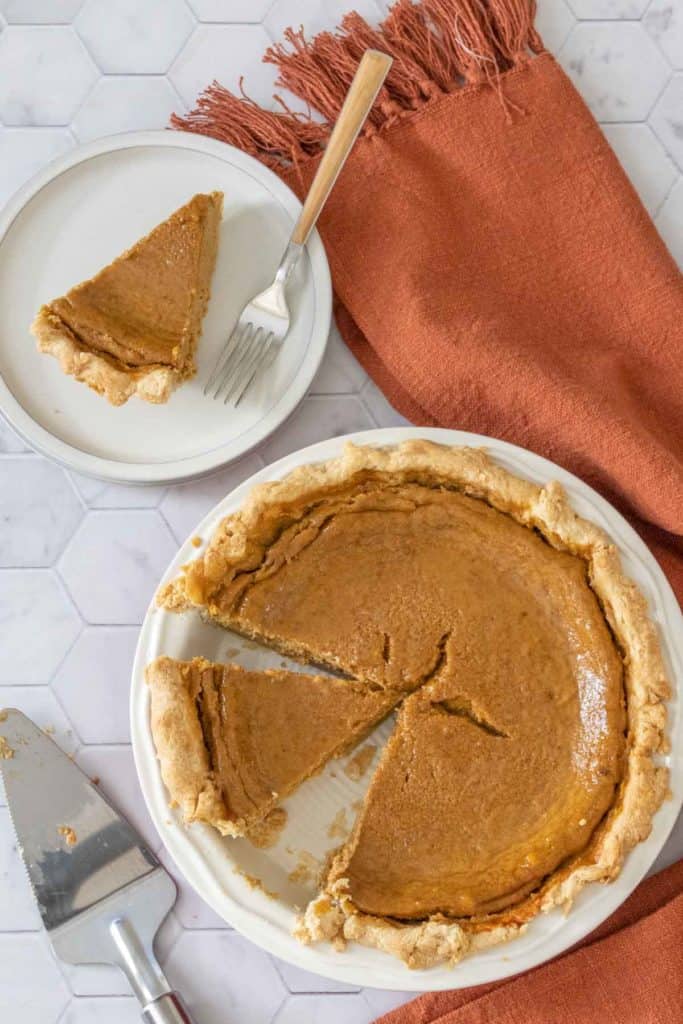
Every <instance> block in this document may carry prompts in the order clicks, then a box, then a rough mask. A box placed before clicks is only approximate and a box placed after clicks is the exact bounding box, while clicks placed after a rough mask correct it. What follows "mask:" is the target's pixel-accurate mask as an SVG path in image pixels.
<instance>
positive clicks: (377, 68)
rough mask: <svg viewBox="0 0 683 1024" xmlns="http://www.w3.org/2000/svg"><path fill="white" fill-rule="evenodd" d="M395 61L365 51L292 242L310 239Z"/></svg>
mask: <svg viewBox="0 0 683 1024" xmlns="http://www.w3.org/2000/svg"><path fill="white" fill-rule="evenodd" d="M391 64H392V59H391V57H389V56H387V54H386V53H381V52H380V51H379V50H366V51H365V53H364V54H363V59H362V60H361V62H360V64H359V65H358V70H357V71H356V74H355V76H354V79H353V82H352V83H351V88H350V89H349V91H348V93H347V95H346V99H345V100H344V106H343V107H342V108H341V111H340V114H339V117H338V118H337V123H336V124H335V126H334V129H333V131H332V135H331V136H330V141H329V142H328V144H327V149H326V150H325V153H324V155H323V158H322V160H321V161H320V166H319V167H318V170H317V173H316V176H315V178H314V179H313V182H312V184H311V187H310V189H309V191H308V195H307V196H306V201H305V202H304V208H303V210H302V211H301V216H300V217H299V220H298V221H297V224H296V227H295V228H294V233H293V234H292V241H293V242H296V244H297V245H304V244H305V242H306V239H307V238H308V236H309V235H310V233H311V231H312V230H313V227H314V226H315V222H316V221H317V219H318V216H319V214H320V211H321V210H322V208H323V206H324V205H325V201H326V199H327V197H328V196H329V194H330V190H331V189H332V186H333V185H334V183H335V181H336V180H337V175H338V174H339V172H340V171H341V169H342V167H343V166H344V164H345V162H346V158H347V156H348V155H349V153H350V152H351V149H352V148H353V144H354V142H355V141H356V139H357V137H358V133H359V132H360V130H361V128H362V127H363V124H364V123H365V119H366V118H367V116H368V114H369V113H370V108H371V107H372V104H373V103H374V102H375V99H376V97H377V93H378V92H379V90H380V89H381V88H382V83H383V82H384V79H385V78H386V77H387V73H388V71H389V68H390V67H391Z"/></svg>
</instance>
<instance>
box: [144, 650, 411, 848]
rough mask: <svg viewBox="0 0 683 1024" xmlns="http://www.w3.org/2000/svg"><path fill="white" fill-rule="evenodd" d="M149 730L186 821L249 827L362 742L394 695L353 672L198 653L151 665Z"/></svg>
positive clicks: (227, 830)
mask: <svg viewBox="0 0 683 1024" xmlns="http://www.w3.org/2000/svg"><path fill="white" fill-rule="evenodd" d="M146 676H147V682H148V685H149V688H150V692H151V724H152V736H153V738H154V743H155V746H156V749H157V754H158V756H159V761H160V764H161V773H162V777H163V780H164V782H165V784H166V788H167V789H168V792H169V795H170V797H171V800H172V802H173V803H174V804H177V805H178V806H179V807H180V810H181V812H182V814H183V817H184V819H185V821H187V822H191V821H203V822H207V823H208V824H210V825H213V826H214V827H215V828H217V829H218V830H219V831H220V832H221V833H223V835H231V836H239V835H245V834H246V833H247V831H248V830H249V828H250V827H251V826H252V825H254V824H255V823H257V822H259V821H261V820H262V819H263V818H265V816H266V815H267V814H268V813H269V812H270V811H271V810H272V809H273V808H274V807H275V806H276V805H277V804H278V803H279V802H280V800H282V799H284V797H286V796H288V794H290V793H291V792H292V791H293V790H294V789H296V788H297V787H298V786H299V785H300V784H301V783H302V782H304V781H305V780H306V779H307V778H310V776H312V775H315V774H316V773H317V772H319V771H320V770H321V769H322V768H323V767H324V766H325V764H327V762H328V761H329V760H331V759H332V758H334V757H338V756H339V755H340V754H343V753H344V752H345V751H346V750H348V749H349V748H350V747H352V746H353V745H354V744H355V743H357V742H358V741H359V740H361V739H362V738H363V737H364V736H365V735H367V733H369V732H370V731H371V729H372V728H373V727H374V726H375V725H376V724H377V722H379V721H380V719H382V718H384V716H385V715H387V714H388V713H389V711H390V710H391V708H392V707H393V706H394V703H395V701H394V699H393V698H392V697H390V696H389V697H388V696H387V695H386V694H383V693H379V692H373V691H370V690H368V688H367V687H366V686H364V685H363V684H361V683H358V682H355V681H354V680H345V679H337V678H333V677H331V676H314V675H305V674H304V673H296V672H287V671H280V670H268V671H248V670H247V669H243V668H240V667H239V666H237V665H220V664H216V663H212V662H209V661H206V660H205V659H203V658H195V659H193V660H192V661H174V660H173V659H171V658H158V659H157V660H156V661H154V662H153V663H152V664H151V665H149V666H148V668H147V673H146Z"/></svg>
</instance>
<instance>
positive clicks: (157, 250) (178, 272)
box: [31, 192, 223, 405]
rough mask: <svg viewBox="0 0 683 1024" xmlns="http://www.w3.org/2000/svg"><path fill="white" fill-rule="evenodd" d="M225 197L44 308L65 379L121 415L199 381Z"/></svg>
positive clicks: (182, 215) (192, 208)
mask: <svg viewBox="0 0 683 1024" xmlns="http://www.w3.org/2000/svg"><path fill="white" fill-rule="evenodd" d="M222 210H223V193H222V192H211V193H209V194H207V195H205V194H198V195H196V196H194V197H193V198H192V199H191V200H190V201H189V202H188V203H186V204H185V205H184V206H182V207H180V209H178V210H176V211H175V213H172V214H171V216H170V217H168V218H167V219H166V220H165V221H163V222H162V223H161V224H159V225H158V226H157V227H155V228H154V229H153V230H152V231H151V232H150V233H149V234H148V235H146V236H145V237H144V238H142V239H140V241H139V242H137V243H136V244H135V245H133V246H132V247H131V248H130V249H128V250H126V252H124V253H122V254H121V255H120V256H118V257H117V259H115V260H114V261H113V262H112V263H110V264H109V265H108V266H106V267H104V269H103V270H100V272H99V273H98V274H96V275H95V276H94V277H92V278H90V280H88V281H83V282H82V283H81V284H79V285H76V286H75V287H74V288H72V289H71V290H70V291H68V292H67V293H66V295H63V296H61V297H60V298H58V299H54V300H52V301H51V302H49V303H47V304H46V305H44V306H42V308H41V309H40V311H39V313H38V315H37V316H36V318H35V320H34V321H33V324H32V325H31V331H32V332H33V334H34V335H35V337H36V338H37V340H38V348H39V350H40V351H41V352H47V353H49V354H51V355H53V356H55V357H56V358H57V359H58V360H59V364H60V366H61V368H62V370H63V371H64V373H67V374H70V375H71V376H72V377H75V378H76V380H79V381H82V382H83V383H84V384H87V385H88V386H89V387H91V388H92V389H93V390H95V391H97V392H99V393H100V394H102V395H104V396H105V397H106V398H107V399H108V400H109V401H110V402H111V403H112V405H122V404H123V403H124V402H126V401H127V400H128V399H129V398H130V397H131V396H132V395H137V396H138V397H139V398H142V399H144V400H145V401H147V402H153V403H160V402H166V401H168V398H169V396H170V394H171V392H172V391H173V390H174V388H176V387H178V385H179V384H182V382H183V381H185V380H187V379H188V378H190V377H192V376H193V375H194V373H195V362H194V354H195V349H196V347H197V343H198V341H199V337H200V334H201V329H202V320H203V318H204V314H205V313H206V308H207V305H208V302H209V294H210V286H211V277H212V274H213V269H214V264H215V262H216V251H217V247H218V229H219V226H220V221H221V216H222Z"/></svg>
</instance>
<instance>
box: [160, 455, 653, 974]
mask: <svg viewBox="0 0 683 1024" xmlns="http://www.w3.org/2000/svg"><path fill="white" fill-rule="evenodd" d="M159 603H160V604H161V605H162V606H164V607H166V608H167V609H170V610H173V611H183V610H187V609H190V608H193V607H195V608H198V609H200V611H201V612H202V614H203V615H205V616H206V617H208V618H210V619H212V620H213V621H215V622H218V623H220V624H221V625H223V626H226V627H228V628H230V629H232V630H236V631H238V632H240V633H242V634H244V635H245V636H248V637H251V638H253V639H256V640H258V641H259V642H260V643H262V644H266V645H268V646H270V647H273V648H276V649H277V650H279V651H282V652H284V653H285V654H287V655H289V656H292V657H294V658H297V659H299V660H301V661H304V662H306V663H310V664H317V665H320V666H323V667H325V668H329V669H334V670H336V671H341V672H343V673H344V674H345V675H347V676H348V677H349V678H350V679H352V680H353V681H354V682H355V685H357V686H360V687H364V688H365V691H366V692H367V694H375V695H377V694H382V695H383V696H384V697H385V698H386V699H387V702H388V705H387V710H388V707H390V706H392V705H393V704H396V705H398V707H399V711H398V718H397V722H396V726H395V728H394V731H393V734H392V736H391V738H390V740H389V742H388V743H387V745H386V747H385V749H384V751H383V753H382V756H381V759H380V763H379V765H378V767H377V769H376V771H375V774H374V776H373V778H372V780H371V782H370V786H369V789H368V792H367V795H366V798H365V801H364V803H363V806H362V808H361V810H360V812H359V814H358V818H357V820H356V824H355V828H354V830H353V833H352V835H351V837H350V838H349V840H348V842H347V843H346V844H345V845H344V846H343V847H342V848H341V849H340V850H339V851H337V853H336V855H335V856H334V857H333V858H332V860H331V862H330V865H329V870H328V874H327V878H326V881H325V884H324V891H323V892H322V893H321V894H320V896H319V897H317V898H316V899H315V900H314V901H313V902H312V903H311V904H310V905H309V907H308V908H307V910H306V912H305V914H304V915H303V918H302V919H301V921H300V923H299V926H298V929H297V934H298V936H299V938H301V939H302V941H306V942H310V941H318V940H323V939H327V940H331V941H333V942H335V943H336V944H340V943H343V942H345V941H347V940H355V941H358V942H362V943H365V944H367V945H371V946H376V947H378V948H380V949H384V950H387V951H389V952H392V953H394V954H396V955H398V956H400V957H402V958H403V959H404V960H405V961H406V962H407V963H408V964H409V965H410V966H413V967H426V966H429V965H431V964H435V963H440V962H455V961H457V960H458V959H460V958H461V957H462V956H464V955H465V954H466V953H467V952H468V951H470V950H472V949H476V948H481V947H482V946H486V945H490V944H492V943H495V942H500V941H503V940H504V939H507V938H511V937H513V936H514V935H516V934H518V933H519V932H520V930H521V929H523V928H524V927H525V925H526V923H527V922H528V921H529V920H530V919H531V918H532V917H533V916H534V915H536V914H538V913H539V912H541V911H544V910H548V909H550V908H551V907H553V906H556V905H558V904H562V905H565V906H566V907H568V906H569V905H570V904H571V902H572V900H573V899H574V897H575V895H576V894H577V892H578V891H579V890H580V889H581V887H582V886H583V885H584V884H585V883H586V882H589V881H609V880H610V879H612V878H614V877H615V876H616V874H617V873H618V872H619V869H620V867H621V864H622V862H623V859H624V857H625V856H626V854H627V852H628V851H629V850H630V849H631V848H632V847H633V846H634V845H635V844H636V843H637V842H639V841H640V840H641V839H643V838H645V837H646V836H647V835H648V833H649V831H650V827H651V819H652V815H653V814H654V812H655V810H656V809H657V808H658V807H659V805H660V803H661V801H662V800H663V798H664V795H665V793H666V790H667V774H666V770H665V768H664V767H662V766H661V765H660V764H659V763H658V757H657V755H658V753H659V752H660V751H662V750H663V749H664V743H665V740H664V728H665V721H666V710H665V703H664V702H665V700H666V697H667V695H668V692H669V690H668V685H667V681H666V677H665V672H664V668H663V664H662V658H661V652H660V647H659V643H658V639H657V636H656V632H655V629H654V627H653V625H652V623H651V621H650V619H649V618H648V614H647V608H646V603H645V600H644V598H643V597H642V596H641V594H640V593H639V591H638V590H637V589H636V587H635V586H634V584H633V583H632V582H631V581H629V580H628V579H627V578H626V577H625V576H624V574H623V572H622V569H621V566H620V563H619V558H618V555H617V552H616V550H615V548H614V546H613V545H612V543H611V542H610V541H609V539H608V538H607V536H606V535H605V534H604V533H603V532H602V531H601V530H600V529H599V528H598V527H597V526H595V525H593V524H592V523H590V522H587V521H585V520H583V519H580V518H579V517H578V516H577V515H576V514H575V513H574V512H573V511H572V509H571V507H570V506H569V503H568V502H567V499H566V497H565V495H564V492H563V490H562V489H561V487H560V486H559V485H557V484H555V483H550V484H548V485H546V486H545V487H539V486H537V485H535V484H532V483H530V482H528V481H526V480H523V479H520V478H518V477H516V476H514V475H512V474H511V473H509V472H507V471H506V470H504V469H502V468H501V467H499V466H497V465H496V464H495V463H494V462H493V461H492V460H491V459H489V458H488V456H487V455H486V454H485V453H484V451H482V450H480V449H465V448H446V447H441V446H438V445H434V444H430V443H427V442H422V441H410V442H406V443H405V444H403V445H400V446H399V447H397V448H392V449H376V448H359V447H354V446H348V447H347V449H346V451H345V454H344V455H343V456H342V457H341V458H339V459H336V460H334V461H332V462H328V463H325V464H322V465H313V466H304V467H301V468H299V469H297V470H295V471H294V472H293V473H291V474H290V475H289V476H287V477H285V478H284V479H283V480H282V481H279V482H275V483H268V484H263V485H260V486H258V487H255V488H254V490H253V491H252V493H251V495H250V497H249V499H248V501H247V502H246V503H245V505H244V506H243V507H242V509H240V510H239V511H238V512H237V513H235V514H234V515H231V516H228V517H227V518H226V519H224V520H223V522H222V523H221V524H220V526H219V527H218V529H217V530H216V532H215V534H214V536H213V538H212V539H211V541H210V543H209V545H208V547H207V549H206V551H205V553H204V555H203V557H201V558H199V559H198V560H196V561H194V562H192V563H190V564H189V565H187V566H186V567H185V569H184V572H183V574H182V576H181V577H180V578H178V579H176V580H174V581H173V582H172V583H170V584H169V585H167V586H166V587H165V588H163V589H162V591H161V592H160V594H159ZM384 713H386V712H384ZM311 721H312V723H313V722H314V719H311ZM153 728H154V722H153ZM267 731H268V727H267V724H265V723H264V735H265V734H266V733H267ZM314 732H315V730H314V729H311V734H313V733H314ZM155 737H156V739H157V749H158V750H159V753H160V756H161V759H162V768H163V763H164V753H163V747H162V746H160V744H159V738H158V729H157V730H155ZM252 737H253V734H252ZM253 742H257V741H256V740H255V739H254V740H253ZM228 789H229V786H228ZM228 800H229V796H228Z"/></svg>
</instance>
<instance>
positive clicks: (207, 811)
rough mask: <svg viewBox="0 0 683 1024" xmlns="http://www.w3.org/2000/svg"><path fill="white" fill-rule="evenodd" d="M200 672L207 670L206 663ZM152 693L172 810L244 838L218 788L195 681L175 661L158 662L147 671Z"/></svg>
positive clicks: (200, 661) (152, 713) (153, 722)
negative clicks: (198, 707)
mask: <svg viewBox="0 0 683 1024" xmlns="http://www.w3.org/2000/svg"><path fill="white" fill-rule="evenodd" d="M195 663H196V664H197V666H198V667H200V668H201V667H208V666H209V662H208V661H204V659H203V658H197V659H195ZM145 678H146V680H147V685H148V686H149V692H150V725H151V729H152V735H153V736H154V744H155V746H156V750H157V757H158V759H159V767H160V770H161V777H162V779H163V780H164V785H165V786H166V789H167V790H168V792H169V793H170V795H171V806H174V807H179V808H180V810H181V812H182V815H183V818H184V819H185V821H187V822H191V821H206V822H208V823H209V824H211V825H213V826H214V827H215V828H217V829H218V831H219V832H220V833H221V834H222V835H231V836H235V835H241V834H242V833H243V829H240V823H239V822H235V821H234V820H232V819H231V818H230V814H229V811H228V808H227V807H226V806H225V801H224V800H223V797H222V795H221V792H220V789H219V788H218V786H217V785H216V783H215V781H214V778H213V773H212V771H211V765H210V763H209V754H208V751H207V748H206V742H205V740H204V734H203V732H202V727H201V723H200V721H199V715H198V714H197V704H196V698H197V693H196V692H195V691H193V677H192V674H191V673H190V672H189V671H185V670H184V667H183V665H182V664H181V663H179V662H177V661H174V660H173V659H172V658H165V657H162V658H157V659H156V661H153V662H152V663H151V665H148V666H147V668H146V670H145Z"/></svg>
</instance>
